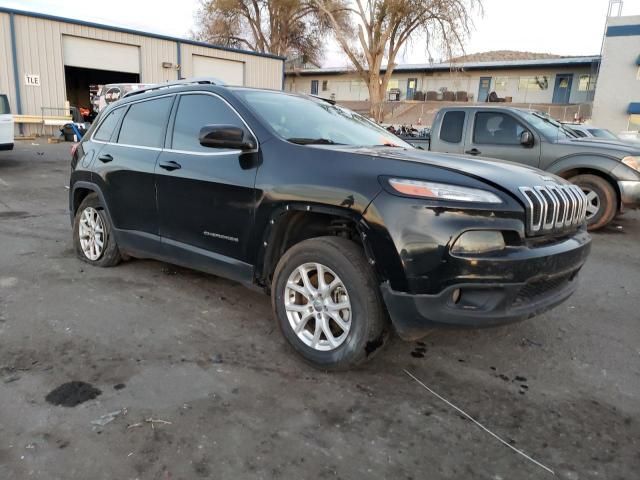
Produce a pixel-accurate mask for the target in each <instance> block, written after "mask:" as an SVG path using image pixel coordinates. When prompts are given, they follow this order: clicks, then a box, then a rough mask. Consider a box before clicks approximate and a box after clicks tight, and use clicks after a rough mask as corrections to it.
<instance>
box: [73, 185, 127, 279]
mask: <svg viewBox="0 0 640 480" xmlns="http://www.w3.org/2000/svg"><path fill="white" fill-rule="evenodd" d="M87 208H93V209H95V210H96V211H97V212H98V215H99V216H100V219H101V220H102V225H103V226H104V235H103V243H104V247H103V250H102V254H101V255H100V257H99V258H97V259H96V260H92V259H90V258H89V257H87V255H86V254H85V253H84V251H83V250H82V246H81V245H80V218H81V217H82V213H83V212H84V211H85V210H86V209H87ZM112 231H113V229H112V227H111V221H110V220H109V216H108V215H107V213H106V212H105V210H104V207H103V206H102V204H101V203H100V199H99V198H98V195H97V194H95V193H91V194H89V195H87V196H86V197H85V199H84V200H83V201H82V203H81V204H80V206H79V207H78V210H77V211H76V216H75V218H74V221H73V246H74V248H75V250H76V255H77V256H78V258H79V259H80V260H82V261H83V262H86V263H89V264H90V265H95V266H96V267H114V266H116V265H118V264H119V263H120V261H121V260H122V257H121V256H120V250H119V249H118V245H117V244H116V239H115V237H114V236H113V234H112Z"/></svg>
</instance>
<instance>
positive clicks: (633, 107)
mask: <svg viewBox="0 0 640 480" xmlns="http://www.w3.org/2000/svg"><path fill="white" fill-rule="evenodd" d="M627 113H628V114H629V115H640V102H633V103H630V104H629V108H628V109H627Z"/></svg>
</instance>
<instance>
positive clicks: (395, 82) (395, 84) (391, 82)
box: [387, 79, 400, 91]
mask: <svg viewBox="0 0 640 480" xmlns="http://www.w3.org/2000/svg"><path fill="white" fill-rule="evenodd" d="M399 86H400V83H399V81H398V80H393V79H391V80H389V83H388V84H387V91H388V90H391V89H392V88H396V89H397V88H398V87H399Z"/></svg>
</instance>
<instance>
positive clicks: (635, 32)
mask: <svg viewBox="0 0 640 480" xmlns="http://www.w3.org/2000/svg"><path fill="white" fill-rule="evenodd" d="M592 123H593V124H594V125H597V126H599V127H603V128H608V129H609V130H611V131H613V132H616V133H619V132H623V131H636V132H637V131H638V130H640V16H631V17H609V19H608V20H607V28H606V32H605V38H604V45H603V49H602V65H601V66H600V74H599V78H598V90H597V92H596V96H595V100H594V103H593V117H592Z"/></svg>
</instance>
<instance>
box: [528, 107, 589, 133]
mask: <svg viewBox="0 0 640 480" xmlns="http://www.w3.org/2000/svg"><path fill="white" fill-rule="evenodd" d="M522 115H523V116H524V117H525V119H526V120H527V121H528V122H529V123H530V124H531V125H532V126H533V127H535V128H536V129H537V130H538V131H539V132H540V133H541V134H542V135H544V136H545V137H547V138H548V139H550V140H557V139H559V138H578V135H576V134H575V133H574V132H572V131H571V130H569V129H568V128H566V127H564V126H563V125H562V124H560V123H559V122H556V121H555V120H554V119H553V118H551V117H549V116H548V115H546V114H544V113H541V112H527V111H523V112H522Z"/></svg>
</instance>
